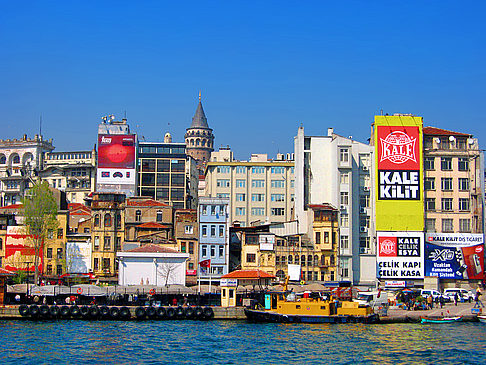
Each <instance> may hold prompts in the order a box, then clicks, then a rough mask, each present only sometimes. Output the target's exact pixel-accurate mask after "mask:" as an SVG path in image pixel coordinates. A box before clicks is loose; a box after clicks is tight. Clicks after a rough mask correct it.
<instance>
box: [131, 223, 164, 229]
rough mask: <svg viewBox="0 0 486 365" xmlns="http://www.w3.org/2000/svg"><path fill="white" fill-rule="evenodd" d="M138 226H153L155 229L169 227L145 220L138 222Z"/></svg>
mask: <svg viewBox="0 0 486 365" xmlns="http://www.w3.org/2000/svg"><path fill="white" fill-rule="evenodd" d="M137 227H138V228H155V229H169V228H170V227H167V226H164V225H163V224H160V223H156V222H146V223H142V224H139V225H138V226H137Z"/></svg>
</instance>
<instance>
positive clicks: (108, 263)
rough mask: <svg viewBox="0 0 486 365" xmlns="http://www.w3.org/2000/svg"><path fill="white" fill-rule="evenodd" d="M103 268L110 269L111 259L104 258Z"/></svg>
mask: <svg viewBox="0 0 486 365" xmlns="http://www.w3.org/2000/svg"><path fill="white" fill-rule="evenodd" d="M103 270H105V271H110V259H109V258H103Z"/></svg>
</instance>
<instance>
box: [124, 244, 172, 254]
mask: <svg viewBox="0 0 486 365" xmlns="http://www.w3.org/2000/svg"><path fill="white" fill-rule="evenodd" d="M127 252H148V253H150V252H160V253H178V251H176V250H174V249H172V248H168V247H162V246H158V245H154V244H148V245H144V246H140V247H136V248H132V249H131V250H128V251H127Z"/></svg>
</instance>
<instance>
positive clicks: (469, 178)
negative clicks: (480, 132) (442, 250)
mask: <svg viewBox="0 0 486 365" xmlns="http://www.w3.org/2000/svg"><path fill="white" fill-rule="evenodd" d="M423 134H424V172H425V173H424V191H425V195H424V198H425V222H426V231H427V232H441V233H462V232H464V233H466V232H467V233H482V232H483V208H482V207H483V199H484V198H483V193H484V163H483V155H482V152H481V151H480V150H479V146H478V141H477V139H475V138H473V136H472V135H470V134H465V133H458V132H452V131H447V130H444V129H439V128H434V127H425V128H424V129H423Z"/></svg>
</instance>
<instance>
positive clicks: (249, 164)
mask: <svg viewBox="0 0 486 365" xmlns="http://www.w3.org/2000/svg"><path fill="white" fill-rule="evenodd" d="M205 176H206V183H205V193H204V195H205V196H207V197H218V198H227V199H230V207H231V209H230V212H229V219H230V222H231V223H232V224H239V225H240V226H253V225H256V224H261V223H278V222H286V221H289V220H291V219H292V218H293V206H294V162H293V156H292V154H287V155H286V156H284V155H283V154H279V155H278V156H277V159H275V160H269V159H268V157H267V155H266V154H253V155H252V156H251V158H250V160H249V161H237V160H235V159H234V158H233V153H232V151H231V150H230V149H229V148H222V149H220V150H219V151H218V152H213V153H211V160H210V162H208V164H207V166H206V171H205Z"/></svg>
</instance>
